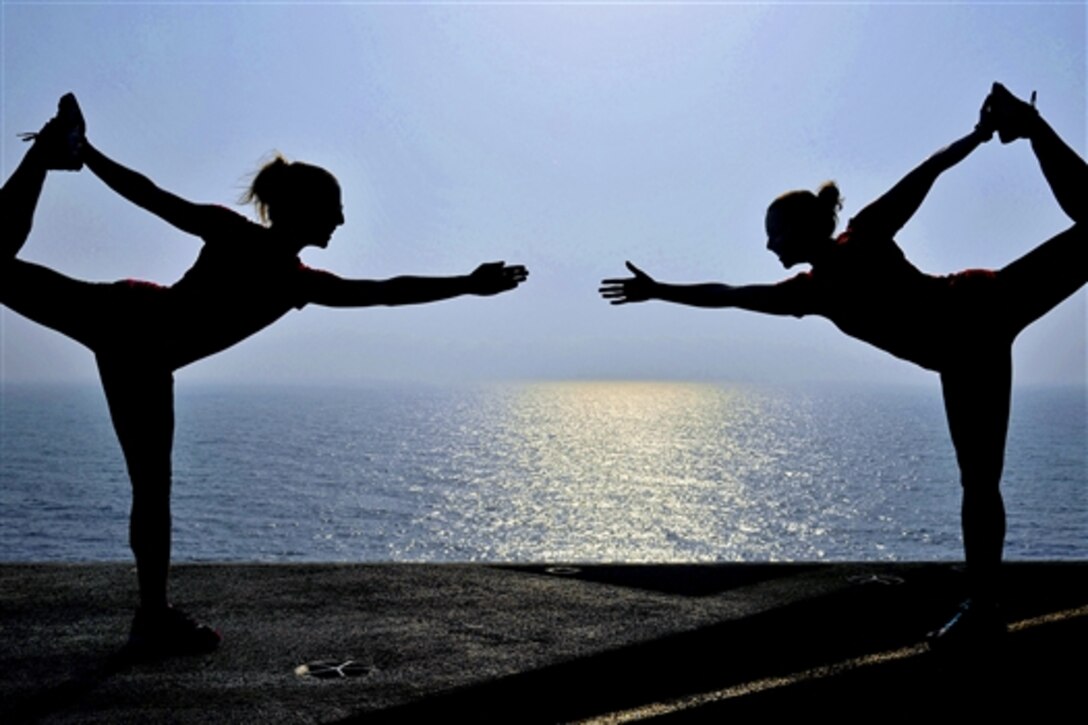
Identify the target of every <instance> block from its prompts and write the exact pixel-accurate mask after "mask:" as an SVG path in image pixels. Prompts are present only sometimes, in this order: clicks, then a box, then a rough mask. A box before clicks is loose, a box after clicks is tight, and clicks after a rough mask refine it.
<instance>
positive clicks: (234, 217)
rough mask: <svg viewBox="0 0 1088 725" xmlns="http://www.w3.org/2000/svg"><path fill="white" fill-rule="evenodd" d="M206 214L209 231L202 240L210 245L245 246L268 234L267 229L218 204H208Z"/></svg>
mask: <svg viewBox="0 0 1088 725" xmlns="http://www.w3.org/2000/svg"><path fill="white" fill-rule="evenodd" d="M206 213H207V215H208V222H209V223H208V230H209V231H208V232H206V233H205V234H204V235H203V236H202V238H203V239H204V241H205V242H207V243H210V244H220V243H228V244H231V243H233V244H245V243H246V242H249V241H256V240H259V239H262V238H263V237H264V235H265V234H266V233H267V232H268V227H265V226H263V225H261V224H258V223H257V222H255V221H253V220H252V219H250V218H249V217H247V216H245V215H244V214H239V213H238V212H236V211H234V210H233V209H229V208H227V207H225V206H222V205H220V204H209V205H208V206H207V208H206Z"/></svg>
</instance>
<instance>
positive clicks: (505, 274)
mask: <svg viewBox="0 0 1088 725" xmlns="http://www.w3.org/2000/svg"><path fill="white" fill-rule="evenodd" d="M528 277H529V270H527V269H525V267H522V266H521V265H520V264H513V265H507V264H506V262H485V263H484V264H481V265H480V266H479V267H477V268H476V269H475V270H473V272H472V274H470V275H469V276H468V284H469V291H470V292H471V293H472V294H474V295H482V296H490V295H497V294H499V293H500V292H507V291H509V290H512V289H514V288H515V287H517V286H518V285H519V284H521V283H522V282H524V281H525V280H526V279H527V278H528Z"/></svg>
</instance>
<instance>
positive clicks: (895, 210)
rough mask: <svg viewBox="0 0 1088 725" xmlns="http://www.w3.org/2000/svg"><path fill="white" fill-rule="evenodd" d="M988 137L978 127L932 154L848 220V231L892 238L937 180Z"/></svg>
mask: <svg viewBox="0 0 1088 725" xmlns="http://www.w3.org/2000/svg"><path fill="white" fill-rule="evenodd" d="M990 136H991V132H990V131H989V130H987V129H986V128H984V127H981V126H980V127H979V128H976V129H975V130H974V131H972V132H971V133H969V134H967V135H966V136H964V137H963V138H961V139H959V140H958V141H954V142H953V143H952V144H950V145H949V146H947V147H945V148H943V149H941V150H940V151H938V152H937V153H935V154H933V155H932V156H930V157H929V158H928V159H926V160H925V161H923V162H922V163H921V164H919V165H918V166H917V167H915V168H914V170H912V171H911V172H910V173H909V174H907V175H906V176H904V177H903V178H902V179H901V180H900V181H899V183H897V184H896V185H895V186H893V187H892V188H891V189H890V190H888V192H887V193H885V194H884V195H883V196H881V197H880V198H879V199H877V200H876V201H874V202H872V203H871V204H869V205H868V206H866V207H865V208H864V209H862V210H861V211H860V212H858V214H857V215H856V216H854V218H853V219H852V220H851V228H853V229H861V228H862V227H864V228H865V230H866V232H867V233H868V234H869V235H871V236H881V237H886V238H889V239H890V238H891V237H894V236H895V234H896V232H898V231H899V230H900V229H901V228H902V227H903V225H904V224H906V223H907V222H908V221H909V220H910V218H911V217H912V216H914V213H915V212H916V211H918V207H920V206H921V205H922V201H923V200H925V198H926V194H928V193H929V190H930V188H932V187H933V182H935V181H936V180H937V177H938V176H940V175H941V174H942V173H943V172H945V171H947V170H948V169H950V168H952V167H953V166H955V165H956V164H958V163H959V162H960V161H963V160H964V159H965V158H967V155H968V154H970V153H971V152H972V151H974V150H975V149H976V148H978V147H979V145H980V144H982V143H985V142H986V141H989V140H990Z"/></svg>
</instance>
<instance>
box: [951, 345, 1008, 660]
mask: <svg viewBox="0 0 1088 725" xmlns="http://www.w3.org/2000/svg"><path fill="white" fill-rule="evenodd" d="M995 348H996V349H995ZM986 353H988V354H986ZM941 388H942V392H943V393H944V405H945V413H946V415H947V417H948V428H949V432H950V433H951V435H952V445H953V446H954V447H955V450H956V462H957V463H958V464H959V469H960V483H961V484H962V486H963V503H962V509H961V512H960V516H961V519H960V520H961V525H962V527H963V547H964V555H965V558H966V561H967V585H968V594H969V597H970V600H969V601H970V605H969V606H970V607H971V610H963V611H961V614H960V615H958V616H957V618H956V619H955V620H954V621H953V622H950V623H949V625H947V626H946V627H945V628H944V630H942V632H941V634H940V638H945V639H946V640H953V639H962V638H964V637H965V636H966V637H967V638H977V637H979V636H989V635H992V634H994V633H999V632H1003V631H1004V624H1003V623H1002V622H1001V620H1000V618H999V616H998V614H997V603H998V600H999V595H1000V592H999V574H1000V568H1001V556H1002V550H1003V548H1004V545H1005V505H1004V502H1003V501H1002V498H1001V487H1000V486H1001V472H1002V469H1003V468H1004V462H1005V438H1006V434H1007V431H1008V422H1009V399H1010V394H1011V388H1012V350H1011V347H1010V346H1008V345H1004V346H997V345H992V346H990V347H989V348H988V349H986V350H984V351H982V354H979V355H973V356H972V358H971V359H970V360H958V361H957V362H956V365H955V367H954V368H953V369H951V370H946V371H945V372H942V373H941ZM968 611H970V616H965V615H966V613H967V612H968ZM954 628H955V631H953V629H954Z"/></svg>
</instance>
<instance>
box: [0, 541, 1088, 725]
mask: <svg viewBox="0 0 1088 725" xmlns="http://www.w3.org/2000/svg"><path fill="white" fill-rule="evenodd" d="M962 578H963V575H962V572H961V571H960V569H959V567H957V566H955V565H952V564H947V563H941V564H932V563H921V564H813V565H803V564H721V565H718V564H712V565H616V566H604V565H594V566H577V565H572V566H555V565H553V566H547V565H539V566H532V565H525V566H487V565H415V564H375V565H365V564H364V565H320V564H302V565H294V564H290V565H256V564H254V565H249V564H212V565H183V566H177V567H175V569H174V572H173V591H172V593H173V599H174V600H175V601H176V602H177V603H178V604H179V605H180V606H182V607H183V608H185V609H187V610H188V611H190V612H192V613H193V614H195V615H197V616H198V617H200V618H201V619H203V620H206V621H208V622H210V623H212V624H213V625H214V626H216V627H218V628H219V629H220V630H221V631H222V632H223V635H224V638H225V640H224V643H223V646H222V647H221V649H220V650H219V651H218V652H216V653H215V654H212V655H208V656H198V657H185V658H174V659H170V660H164V661H160V662H153V663H142V664H132V663H128V662H125V661H124V660H123V659H122V658H121V657H120V656H119V651H120V647H121V645H122V644H123V643H124V641H125V638H126V635H127V631H128V626H129V622H130V618H131V607H132V605H133V602H134V600H135V574H134V571H133V569H132V567H131V565H126V564H75V565H52V564H46V565H30V564H28V565H23V564H4V565H0V664H2V675H0V722H5V723H9V722H23V721H28V722H48V723H60V722H79V723H85V722H92V723H93V722H110V723H116V722H141V723H158V722H163V723H166V722H173V723H196V722H201V723H203V722H234V723H327V722H367V723H371V722H435V721H450V720H455V719H467V720H469V721H476V722H480V721H486V722H571V721H579V720H585V719H590V720H592V719H600V721H602V722H620V721H624V720H625V719H632V720H645V719H651V718H656V719H655V722H670V723H671V722H716V721H721V720H724V719H726V718H728V717H733V716H737V715H746V716H757V715H758V716H763V717H766V716H769V715H775V714H788V713H805V714H809V715H818V714H821V713H822V714H826V715H830V716H832V717H835V718H836V719H837V720H839V721H880V722H888V721H905V720H914V721H917V720H918V719H919V718H922V717H930V716H931V715H937V714H939V715H941V716H942V718H941V719H944V717H943V716H944V715H947V714H948V713H949V709H950V708H951V709H953V710H956V709H962V710H963V711H964V712H965V713H966V712H970V711H972V710H974V709H975V708H977V707H979V706H980V705H981V704H984V705H985V707H986V710H987V711H989V712H992V711H993V710H994V709H995V708H996V709H997V710H999V711H1000V710H1001V709H1002V708H1017V709H1025V710H1029V711H1030V712H1031V713H1032V714H1033V715H1034V716H1036V717H1042V718H1046V717H1048V716H1053V717H1055V718H1058V717H1065V715H1064V713H1065V712H1066V710H1067V709H1068V708H1070V707H1076V708H1078V709H1079V711H1080V712H1083V709H1082V708H1083V702H1084V697H1085V692H1086V689H1088V655H1086V653H1088V562H1062V563H1014V564H1009V565H1007V566H1006V569H1005V589H1006V591H1007V595H1006V609H1005V611H1006V614H1007V617H1008V619H1009V621H1010V622H1011V623H1012V631H1011V633H1010V634H1009V636H1008V637H1007V638H1006V640H1005V642H1004V643H1003V644H1001V645H1000V646H999V647H997V648H995V649H992V650H989V651H985V652H978V651H966V652H952V653H931V652H928V651H927V650H926V648H925V646H924V645H923V644H921V643H922V640H923V636H924V634H925V632H926V631H927V630H929V629H931V628H933V627H934V626H935V625H937V624H940V623H941V622H942V621H944V620H945V619H946V618H947V616H948V615H949V614H950V613H951V611H952V610H953V609H954V607H955V605H956V604H957V602H958V600H959V597H960V592H961V589H962V585H963V582H962ZM349 661H351V662H354V663H355V664H354V665H353V666H351V667H348V668H346V669H345V671H346V672H347V673H348V674H352V675H357V676H351V677H335V678H329V679H318V678H314V677H306V676H300V675H299V674H297V673H296V669H297V668H298V667H299V666H300V665H303V664H307V663H316V662H328V663H332V664H334V665H335V664H343V663H346V662H349ZM1039 721H1046V720H1039Z"/></svg>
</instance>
